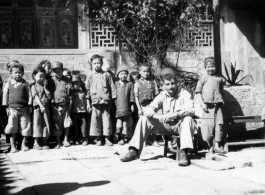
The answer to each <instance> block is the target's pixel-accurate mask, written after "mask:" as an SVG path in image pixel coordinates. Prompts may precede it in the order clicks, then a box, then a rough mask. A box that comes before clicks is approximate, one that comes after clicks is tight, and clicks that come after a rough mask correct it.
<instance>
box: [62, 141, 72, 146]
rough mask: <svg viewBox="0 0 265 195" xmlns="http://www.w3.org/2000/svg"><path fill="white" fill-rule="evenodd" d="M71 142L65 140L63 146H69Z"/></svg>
mask: <svg viewBox="0 0 265 195" xmlns="http://www.w3.org/2000/svg"><path fill="white" fill-rule="evenodd" d="M69 146H71V144H70V143H69V142H63V147H69Z"/></svg>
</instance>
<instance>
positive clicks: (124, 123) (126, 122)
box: [116, 115, 133, 138]
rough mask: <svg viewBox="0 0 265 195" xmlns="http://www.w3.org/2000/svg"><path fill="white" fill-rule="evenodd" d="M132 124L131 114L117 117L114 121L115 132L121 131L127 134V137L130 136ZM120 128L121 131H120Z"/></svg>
mask: <svg viewBox="0 0 265 195" xmlns="http://www.w3.org/2000/svg"><path fill="white" fill-rule="evenodd" d="M132 125H133V120H132V117H131V115H127V116H123V117H119V118H117V123H116V128H117V133H122V134H123V135H127V136H128V137H130V138H131V137H132ZM121 129H122V132H120V130H121Z"/></svg>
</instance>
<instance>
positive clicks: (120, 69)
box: [117, 66, 129, 76]
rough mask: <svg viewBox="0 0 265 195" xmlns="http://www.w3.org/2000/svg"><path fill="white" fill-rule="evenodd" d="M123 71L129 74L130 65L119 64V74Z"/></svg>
mask: <svg viewBox="0 0 265 195" xmlns="http://www.w3.org/2000/svg"><path fill="white" fill-rule="evenodd" d="M122 71H126V72H127V74H129V71H128V67H127V66H119V68H118V70H117V76H118V75H119V73H120V72H122Z"/></svg>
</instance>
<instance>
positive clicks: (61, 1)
mask: <svg viewBox="0 0 265 195" xmlns="http://www.w3.org/2000/svg"><path fill="white" fill-rule="evenodd" d="M66 3H67V0H59V7H66Z"/></svg>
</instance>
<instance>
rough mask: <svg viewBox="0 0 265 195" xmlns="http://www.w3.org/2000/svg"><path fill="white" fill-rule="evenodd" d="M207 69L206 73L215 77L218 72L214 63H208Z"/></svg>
mask: <svg viewBox="0 0 265 195" xmlns="http://www.w3.org/2000/svg"><path fill="white" fill-rule="evenodd" d="M205 69H206V71H207V73H208V74H209V75H214V74H215V72H216V66H215V64H214V63H213V62H208V63H207V64H206V67H205Z"/></svg>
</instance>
